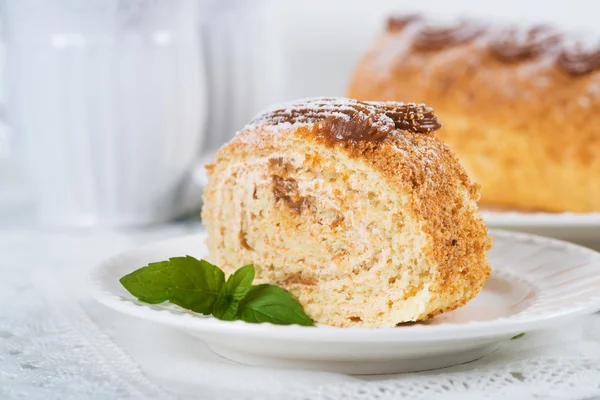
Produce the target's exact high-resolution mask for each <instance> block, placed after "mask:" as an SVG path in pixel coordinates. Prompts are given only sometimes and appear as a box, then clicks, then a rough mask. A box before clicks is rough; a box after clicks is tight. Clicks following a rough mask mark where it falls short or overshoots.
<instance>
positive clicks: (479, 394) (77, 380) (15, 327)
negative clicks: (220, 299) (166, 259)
mask: <svg viewBox="0 0 600 400" xmlns="http://www.w3.org/2000/svg"><path fill="white" fill-rule="evenodd" d="M195 229H199V227H198V226H197V225H193V224H191V225H190V224H186V225H174V226H170V227H165V228H160V229H155V230H152V231H146V232H134V231H132V232H128V233H119V234H117V233H109V232H106V233H95V234H93V235H92V234H83V233H78V234H76V235H75V234H67V233H56V232H55V233H50V232H46V233H42V232H34V231H11V232H0V399H44V400H46V399H78V400H79V399H210V400H219V399H297V400H334V399H348V400H359V399H360V400H375V399H377V400H387V399H399V398H410V399H452V398H459V399H487V398H490V399H528V398H536V399H600V315H598V314H596V315H593V316H588V317H586V318H582V319H580V320H578V321H576V322H574V323H572V324H570V325H569V326H562V327H559V328H557V329H556V330H553V331H541V332H531V333H528V334H527V335H525V336H524V337H522V338H520V339H517V340H512V341H508V342H506V343H504V344H503V346H502V347H501V348H500V349H499V350H498V351H496V352H495V353H493V354H491V355H489V356H487V357H484V358H483V359H481V360H479V361H476V362H473V363H469V364H465V365H461V366H457V367H453V368H447V369H442V370H436V371H428V372H421V373H414V374H404V375H386V376H368V377H357V376H346V375H341V374H332V373H319V372H311V371H292V370H273V369H265V368H257V367H247V366H242V365H239V364H235V363H232V362H229V361H226V360H223V359H221V358H220V357H218V356H216V355H214V354H212V353H211V352H210V351H209V350H208V349H207V348H206V346H204V344H203V343H202V342H200V341H199V340H197V339H194V338H192V337H191V336H188V335H186V334H184V333H181V332H178V331H175V330H172V329H170V328H167V327H163V326H159V325H156V324H153V323H151V322H147V321H141V320H137V319H134V318H131V317H128V316H125V315H121V314H118V313H117V312H114V311H112V310H109V309H107V308H105V307H104V306H101V305H99V304H96V303H95V302H94V301H93V300H92V299H91V298H90V297H89V296H88V295H87V294H86V290H85V284H84V277H85V274H86V271H87V269H89V268H90V267H91V266H93V265H94V264H95V263H97V262H98V261H100V260H101V259H103V258H105V257H106V256H108V255H112V254H114V253H116V252H119V251H121V250H124V249H126V248H128V247H130V246H134V245H136V244H138V243H141V242H148V241H151V240H157V239H161V238H166V237H171V236H176V235H181V234H185V233H189V232H190V230H195Z"/></svg>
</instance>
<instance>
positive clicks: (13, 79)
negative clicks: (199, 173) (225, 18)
mask: <svg viewBox="0 0 600 400" xmlns="http://www.w3.org/2000/svg"><path fill="white" fill-rule="evenodd" d="M199 5H200V2H198V1H197V0H4V4H3V6H4V7H3V10H2V11H3V12H2V15H3V21H4V25H5V26H6V32H7V34H6V35H5V37H4V38H3V39H4V40H5V42H6V43H5V44H6V62H5V65H6V74H7V80H6V82H7V90H8V93H7V109H8V116H9V121H8V122H9V125H10V127H11V129H12V131H13V134H14V136H15V139H16V141H17V143H18V144H20V145H21V146H20V147H21V148H22V149H23V150H24V153H23V158H24V160H25V165H26V167H27V168H26V169H27V172H28V176H29V178H30V183H31V188H32V191H31V193H32V197H33V200H34V203H35V205H36V210H37V215H38V218H39V222H40V223H41V224H43V225H51V226H60V227H73V226H76V227H80V226H92V227H96V226H128V225H142V224H151V223H158V222H164V221H168V220H171V219H173V218H175V217H177V216H179V215H181V214H183V213H185V212H187V211H188V210H189V209H190V207H192V206H196V207H199V204H200V198H199V196H195V197H194V198H193V199H191V200H190V199H189V198H187V199H186V198H184V197H185V196H184V195H183V194H182V193H186V187H187V186H188V185H189V184H190V176H191V173H192V172H193V171H194V170H195V169H196V168H197V160H198V151H199V149H200V147H201V144H202V139H203V134H204V132H205V129H204V128H205V121H206V95H207V91H206V82H205V78H206V75H205V72H204V60H203V57H204V52H203V50H202V40H201V38H200V37H199V35H198V31H199V29H200V27H199Z"/></svg>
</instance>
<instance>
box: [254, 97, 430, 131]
mask: <svg viewBox="0 0 600 400" xmlns="http://www.w3.org/2000/svg"><path fill="white" fill-rule="evenodd" d="M329 118H334V119H335V120H337V121H340V122H344V121H345V122H350V121H360V122H361V123H364V124H366V125H368V128H369V129H370V130H372V131H373V132H374V133H375V134H377V132H378V133H379V134H381V133H382V132H385V135H387V134H389V133H391V132H392V131H394V130H404V131H411V132H414V133H429V132H431V131H434V130H436V129H439V128H440V126H441V124H440V123H439V121H438V120H437V118H436V117H435V115H434V114H433V110H432V109H431V108H429V107H427V106H425V105H423V104H419V105H417V104H414V103H401V102H373V101H364V102H363V101H357V100H353V99H348V98H345V97H314V98H307V99H301V100H297V101H294V102H291V103H284V104H281V105H278V106H274V107H271V108H270V109H268V110H265V111H264V112H262V113H261V114H259V115H258V116H257V117H255V118H254V119H253V120H252V121H251V122H250V124H249V125H248V126H247V127H246V128H247V129H253V128H254V129H255V128H256V127H260V126H277V127H280V129H281V127H283V126H285V127H286V129H287V128H289V126H288V125H287V124H291V126H292V127H295V126H297V125H310V124H314V123H317V122H321V121H323V120H325V119H329ZM339 139H342V138H339Z"/></svg>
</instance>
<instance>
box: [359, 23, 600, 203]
mask: <svg viewBox="0 0 600 400" xmlns="http://www.w3.org/2000/svg"><path fill="white" fill-rule="evenodd" d="M348 95H349V96H351V97H355V98H358V99H361V100H399V99H402V98H410V99H412V100H414V101H417V102H426V103H428V104H430V105H431V106H432V107H434V108H435V110H436V112H437V114H438V115H439V117H440V119H441V120H442V121H444V128H443V129H442V130H440V132H439V137H440V138H441V139H442V140H444V141H446V142H447V143H449V144H450V145H451V147H452V149H453V150H454V151H455V152H456V154H457V155H458V157H459V159H460V160H461V163H462V164H463V165H464V166H465V168H466V170H467V171H468V172H469V174H470V175H471V176H472V177H473V178H474V179H475V180H476V181H477V182H478V183H479V184H480V185H481V189H482V207H483V206H485V207H488V208H492V209H512V210H520V211H549V212H578V213H585V212H594V211H600V181H599V177H600V126H599V123H598V122H599V121H598V118H599V115H600V114H599V111H600V36H595V35H577V34H574V33H565V32H563V31H561V30H559V29H556V28H554V27H552V26H548V25H533V24H529V25H518V26H507V25H498V26H496V25H494V24H489V23H487V22H486V21H485V20H483V19H481V20H480V19H472V20H469V19H455V20H451V21H443V22H442V21H438V20H434V19H431V18H428V17H426V16H423V15H421V14H410V15H400V16H396V17H392V18H389V20H388V23H387V26H386V28H385V29H384V30H383V32H382V33H381V34H380V35H379V36H378V37H377V38H376V39H375V40H374V41H373V43H372V45H371V47H370V49H369V50H368V51H367V52H366V54H364V56H363V57H362V59H361V60H360V62H359V63H358V66H357V68H356V70H355V73H354V75H353V77H352V78H351V81H350V84H349V88H348Z"/></svg>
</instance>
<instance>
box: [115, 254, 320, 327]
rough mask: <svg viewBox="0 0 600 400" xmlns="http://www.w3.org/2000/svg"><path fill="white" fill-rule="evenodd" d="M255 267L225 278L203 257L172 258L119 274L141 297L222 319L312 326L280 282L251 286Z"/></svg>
mask: <svg viewBox="0 0 600 400" xmlns="http://www.w3.org/2000/svg"><path fill="white" fill-rule="evenodd" d="M254 275H255V270H254V265H252V264H250V265H246V266H243V267H241V268H240V269H238V270H237V271H235V272H234V273H233V274H231V275H230V276H229V278H228V279H227V280H225V273H223V271H222V270H221V269H220V268H219V267H217V266H216V265H213V264H211V263H209V262H208V261H206V260H197V259H195V258H194V257H191V256H186V257H173V258H170V259H169V260H168V261H160V262H155V263H150V264H148V265H147V266H145V267H142V268H140V269H137V270H135V271H133V272H132V273H130V274H127V275H125V276H123V277H122V278H121V279H120V280H119V281H120V282H121V284H122V285H123V286H124V287H125V289H127V291H129V293H131V294H132V295H134V296H135V297H137V298H138V299H139V300H140V301H143V302H146V303H151V304H158V303H163V302H165V301H170V302H171V303H173V304H176V305H178V306H180V307H182V308H185V309H187V310H191V311H195V312H197V313H201V314H204V315H211V314H212V315H213V316H214V317H215V318H218V319H221V320H224V321H233V320H242V321H246V322H251V323H261V322H270V323H272V324H276V325H291V324H298V325H304V326H312V325H314V323H313V321H312V320H311V319H310V318H309V317H308V315H306V313H305V312H304V310H303V309H302V305H300V303H298V302H297V301H296V300H295V299H294V298H293V297H292V296H291V295H290V294H289V293H288V292H287V291H286V290H285V289H283V288H280V287H279V286H275V285H269V284H262V285H252V281H253V280H254Z"/></svg>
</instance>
